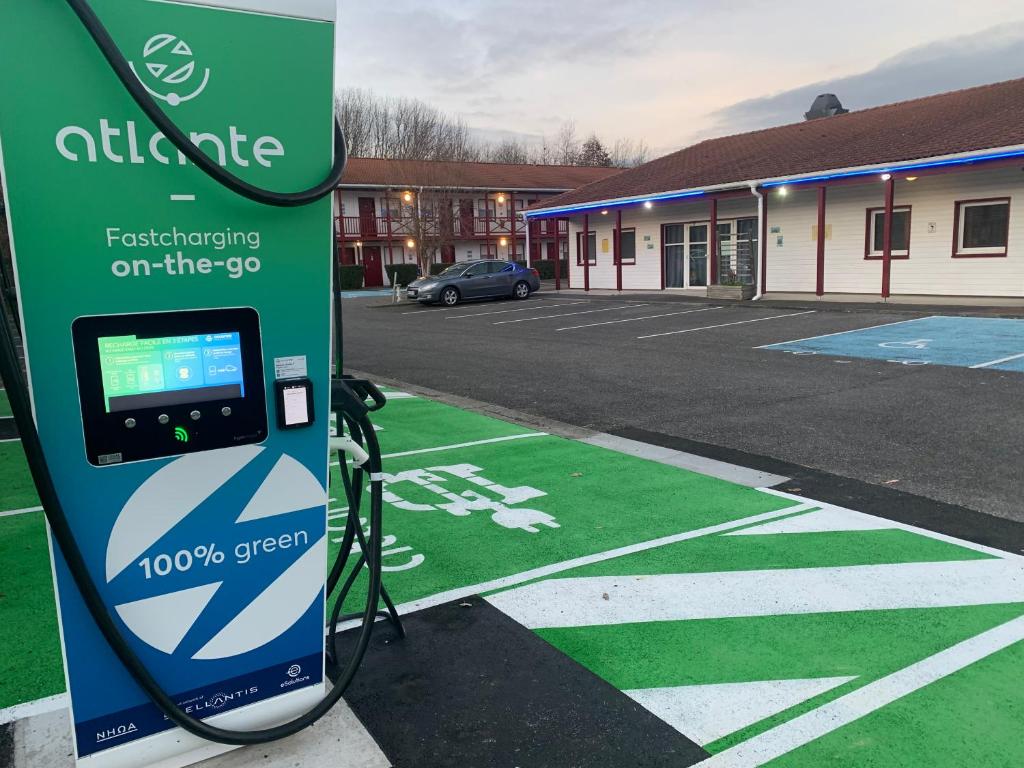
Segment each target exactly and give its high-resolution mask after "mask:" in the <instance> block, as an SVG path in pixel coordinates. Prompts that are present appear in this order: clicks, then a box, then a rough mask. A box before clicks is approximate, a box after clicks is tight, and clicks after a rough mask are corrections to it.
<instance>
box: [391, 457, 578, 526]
mask: <svg viewBox="0 0 1024 768" xmlns="http://www.w3.org/2000/svg"><path fill="white" fill-rule="evenodd" d="M483 471H484V470H483V469H482V468H481V467H477V466H474V465H472V464H455V465H453V466H447V467H428V468H427V469H412V470H408V471H406V472H399V473H397V474H393V475H391V474H385V475H384V501H385V502H387V503H388V504H391V505H392V506H394V507H396V508H398V509H403V510H406V511H409V512H433V511H437V510H443V511H445V512H447V513H449V514H450V515H454V516H455V517H468V516H469V515H471V514H472V513H473V512H488V511H489V512H491V513H492V514H491V520H493V521H494V522H495V523H497V524H498V525H500V526H501V527H502V528H510V529H518V530H522V531H526V532H527V533H540V527H539V526H544V527H546V528H560V527H561V526H560V525H559V524H558V523H557V522H555V517H554V516H553V515H549V514H548V513H547V512H542V511H540V510H539V509H526V508H522V507H515V506H514V505H516V504H522V503H523V502H526V501H530V500H532V499H538V498H541V497H543V496H547V493H546V492H545V491H541V490H539V489H537V488H531V487H530V486H526V485H522V486H517V487H515V488H510V487H506V486H503V485H499V484H498V483H496V482H494V481H492V480H489V479H487V478H486V477H484V476H483V475H481V474H480V473H481V472H483ZM453 479H457V480H463V481H465V482H468V483H470V484H472V485H474V486H476V488H479V489H480V490H476V489H468V490H464V491H462V492H461V493H457V492H456V491H454V490H451V489H450V488H448V487H445V485H444V484H445V483H450V482H451V481H452V480H453ZM400 483H413V484H414V485H416V486H418V487H419V488H422V489H424V490H427V491H430V492H432V493H435V494H437V495H438V496H440V497H441V498H442V499H443V500H444V501H443V502H439V503H436V504H419V503H416V502H412V501H407V500H406V499H403V498H402V497H401V496H400V495H398V493H396V492H395V490H394V488H393V486H395V485H398V484H400Z"/></svg>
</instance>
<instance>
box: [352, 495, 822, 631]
mask: <svg viewBox="0 0 1024 768" xmlns="http://www.w3.org/2000/svg"><path fill="white" fill-rule="evenodd" d="M810 508H811V505H809V504H798V505H796V506H795V507H786V508H785V509H778V510H775V511H774V512H762V513H761V514H759V515H752V516H751V517H745V518H742V519H740V520H731V521H729V522H727V523H720V524H718V525H711V526H708V527H707V528H698V529H697V530H694V531H685V532H684V533H674V534H671V535H670V536H662V537H661V538H660V539H651V540H650V541H641V542H639V543H637V544H629V545H627V546H625V547H618V548H616V549H610V550H607V551H605V552H597V553H595V554H593V555H583V556H582V557H576V558H573V559H572V560H565V561H564V562H561V563H552V564H551V565H545V566H541V567H540V568H534V569H533V570H530V571H524V572H522V573H517V574H515V575H513V576H504V577H502V578H500V579H493V580H491V581H485V582H483V583H481V584H474V585H472V586H468V587H458V588H456V589H450V590H448V591H447V592H439V593H437V594H435V595H430V596H428V597H423V598H420V599H419V600H412V601H410V602H408V603H403V604H402V605H400V606H398V612H399V613H401V614H403V615H404V614H407V613H413V612H415V611H422V610H424V609H426V608H431V607H433V606H435V605H441V604H442V603H447V602H450V601H452V600H458V599H459V598H463V597H469V596H470V595H476V594H482V593H484V592H493V591H494V590H496V589H503V588H505V587H514V586H515V585H517V584H522V583H523V582H526V581H532V580H533V579H540V578H543V577H545V576H550V575H552V574H555V573H562V572H563V571H569V570H572V569H573V568H580V567H582V566H584V565H590V564H591V563H601V562H604V561H605V560H614V559H615V558H616V557H623V556H625V555H632V554H635V553H637V552H645V551H646V550H649V549H657V548H658V547H664V546H667V545H669V544H675V543H677V542H680V541H687V540H689V539H699V538H700V537H702V536H712V535H714V534H716V533H724V532H726V531H731V530H735V529H736V528H743V527H744V526H747V525H754V524H756V523H761V522H766V521H768V520H774V519H776V518H779V517H786V516H787V515H793V514H796V513H798V512H803V511H804V510H807V509H810ZM342 626H343V627H344V628H345V629H348V628H351V627H356V626H359V620H358V619H357V620H353V621H350V622H347V623H345V624H344V625H342Z"/></svg>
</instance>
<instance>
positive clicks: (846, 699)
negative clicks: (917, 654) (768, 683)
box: [699, 616, 1024, 768]
mask: <svg viewBox="0 0 1024 768" xmlns="http://www.w3.org/2000/svg"><path fill="white" fill-rule="evenodd" d="M1021 641H1024V616H1022V617H1020V618H1016V619H1013V620H1012V621H1008V622H1006V623H1005V624H1001V625H1000V626H998V627H995V628H994V629H990V630H988V631H987V632H982V633H981V634H980V635H976V636H974V637H972V638H970V639H969V640H964V641H963V642H961V643H957V644H956V645H954V646H952V647H951V648H947V649H946V650H944V651H940V652H939V653H936V654H935V655H934V656H929V657H928V658H926V659H923V660H921V661H919V662H917V663H916V664H911V665H910V666H909V667H905V668H903V669H901V670H899V671H898V672H893V673H892V674H891V675H887V676H885V677H883V678H880V679H878V680H876V681H874V682H873V683H868V684H867V685H865V686H864V687H862V688H858V689H857V690H855V691H851V692H850V693H848V694H846V695H845V696H841V697H839V698H838V699H836V700H834V701H830V702H829V703H828V704H824V705H822V706H820V707H818V708H817V709H815V710H812V711H810V712H807V713H805V714H803V715H800V716H799V717H795V718H793V719H792V720H789V721H787V722H785V723H782V724H781V725H777V726H775V727H774V728H772V729H771V730H768V731H765V732H764V733H762V734H760V735H758V736H755V737H754V738H752V739H749V740H748V741H745V742H743V743H742V744H737V745H736V746H735V747H731V748H730V749H727V750H725V751H724V752H720V753H719V754H717V755H714V756H713V757H711V758H709V759H707V760H705V761H703V762H702V763H700V764H699V765H701V766H702V767H703V768H755V766H760V765H764V764H765V763H767V762H770V761H772V760H774V759H776V758H778V757H781V756H782V755H785V754H788V753H789V752H792V751H793V750H795V749H798V748H799V747H802V746H804V745H806V744H809V743H810V742H812V741H814V740H815V739H820V738H821V737H822V736H826V735H828V734H829V733H832V732H833V731H835V730H837V729H838V728H841V727H843V726H844V725H848V724H849V723H852V722H854V721H855V720H859V719H860V718H862V717H864V716H866V715H870V714H871V713H872V712H875V711H877V710H879V709H881V708H882V707H884V706H887V705H888V704H891V703H892V702H894V701H896V700H898V699H901V698H903V697H904V696H907V695H909V694H911V693H913V692H914V691H917V690H920V689H921V688H924V687H925V686H927V685H930V684H931V683H934V682H936V681H938V680H941V679H942V678H944V677H948V676H949V675H952V674H953V673H955V672H959V671H960V670H962V669H964V668H966V667H969V666H970V665H971V664H974V663H975V662H978V661H981V660H982V659H984V658H986V657H988V656H991V655H992V654H994V653H998V652H999V651H1001V650H1003V649H1004V648H1009V647H1010V646H1011V645H1014V644H1016V643H1019V642H1021Z"/></svg>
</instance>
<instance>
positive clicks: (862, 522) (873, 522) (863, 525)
mask: <svg viewBox="0 0 1024 768" xmlns="http://www.w3.org/2000/svg"><path fill="white" fill-rule="evenodd" d="M894 528H896V524H895V523H893V522H891V521H889V520H886V519H885V518H882V517H875V516H873V515H865V514H864V513H863V512H854V511H853V510H851V509H840V508H839V507H823V508H822V509H819V510H817V511H816V512H808V513H807V514H806V515H800V516H799V517H790V518H787V519H785V520H776V521H775V522H773V523H766V524H765V525H758V526H754V527H753V528H744V529H743V530H742V531H734V532H733V533H729V534H726V535H728V536H782V535H792V534H798V533H841V532H849V531H886V530H892V529H894Z"/></svg>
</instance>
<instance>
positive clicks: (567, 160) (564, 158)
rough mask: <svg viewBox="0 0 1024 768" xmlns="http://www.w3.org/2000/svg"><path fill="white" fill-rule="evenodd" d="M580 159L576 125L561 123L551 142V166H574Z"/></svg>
mask: <svg viewBox="0 0 1024 768" xmlns="http://www.w3.org/2000/svg"><path fill="white" fill-rule="evenodd" d="M579 157H580V140H579V139H578V138H577V137H576V124H575V123H573V122H571V121H570V122H566V123H562V127H561V128H559V129H558V132H557V133H556V134H555V138H554V140H553V141H552V142H551V162H552V164H553V165H576V164H577V163H578V162H579Z"/></svg>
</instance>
